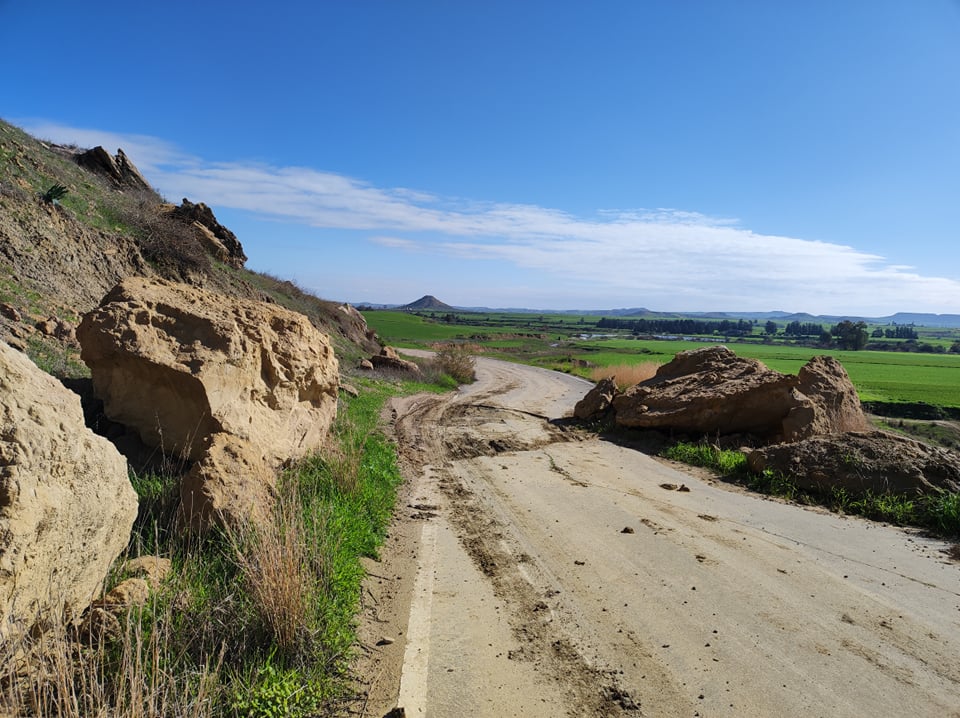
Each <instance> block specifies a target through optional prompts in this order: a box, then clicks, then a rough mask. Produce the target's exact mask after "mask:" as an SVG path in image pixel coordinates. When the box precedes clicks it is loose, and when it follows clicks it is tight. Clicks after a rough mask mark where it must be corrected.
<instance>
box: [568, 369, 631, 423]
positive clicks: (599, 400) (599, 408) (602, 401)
mask: <svg viewBox="0 0 960 718" xmlns="http://www.w3.org/2000/svg"><path fill="white" fill-rule="evenodd" d="M619 393H620V392H619V390H618V389H617V384H616V382H614V381H613V379H601V380H600V381H599V382H597V384H596V386H594V387H593V388H592V389H591V390H590V391H589V392H587V395H586V396H585V397H583V398H582V399H581V400H580V401H578V402H577V405H576V406H575V407H573V416H574V418H576V419H580V420H581V421H587V420H590V419H599V418H601V417H603V416H605V415H606V414H607V413H609V412H610V410H611V409H612V408H613V400H614V399H615V398H616V397H617V395H618V394H619Z"/></svg>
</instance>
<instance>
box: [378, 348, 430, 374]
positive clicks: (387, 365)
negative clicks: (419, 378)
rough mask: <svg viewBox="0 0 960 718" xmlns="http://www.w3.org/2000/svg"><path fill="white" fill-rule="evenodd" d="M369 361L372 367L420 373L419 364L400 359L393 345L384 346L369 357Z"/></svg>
mask: <svg viewBox="0 0 960 718" xmlns="http://www.w3.org/2000/svg"><path fill="white" fill-rule="evenodd" d="M370 363H371V364H373V368H374V369H387V370H389V371H402V372H406V373H408V374H420V373H421V372H420V366H419V365H418V364H417V363H416V362H412V361H407V360H406V359H401V358H400V355H399V354H397V350H396V349H394V348H393V347H384V348H383V349H381V350H380V353H379V354H377V355H375V356H372V357H370Z"/></svg>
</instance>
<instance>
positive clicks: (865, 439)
mask: <svg viewBox="0 0 960 718" xmlns="http://www.w3.org/2000/svg"><path fill="white" fill-rule="evenodd" d="M747 461H748V463H749V465H750V468H751V470H753V471H754V472H757V473H760V472H762V471H765V470H772V471H775V472H778V473H781V474H785V475H789V476H790V477H792V478H793V480H794V481H795V482H796V484H797V485H798V486H799V487H800V488H802V489H810V490H815V491H830V490H832V489H843V490H845V491H847V492H849V493H850V494H854V495H859V494H863V493H864V492H866V491H870V492H873V493H880V492H891V493H897V494H925V493H933V492H937V491H943V490H946V491H960V456H958V455H957V454H955V453H953V452H950V451H947V450H945V449H940V448H938V447H934V446H930V445H928V444H924V443H921V442H919V441H914V440H913V439H909V438H907V437H904V436H898V435H896V434H889V433H886V432H883V431H870V432H848V433H842V434H826V435H823V436H814V437H811V438H809V439H804V440H802V441H797V442H793V443H789V444H776V445H774V446H767V447H764V448H762V449H756V450H754V451H752V452H751V453H750V454H749V456H748V457H747Z"/></svg>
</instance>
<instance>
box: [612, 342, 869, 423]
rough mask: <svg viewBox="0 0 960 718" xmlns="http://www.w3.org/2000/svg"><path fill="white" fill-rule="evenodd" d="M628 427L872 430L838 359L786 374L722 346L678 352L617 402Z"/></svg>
mask: <svg viewBox="0 0 960 718" xmlns="http://www.w3.org/2000/svg"><path fill="white" fill-rule="evenodd" d="M613 407H614V410H615V412H616V421H617V423H618V424H620V425H622V426H628V427H635V428H645V429H661V430H672V431H680V432H684V433H691V434H737V433H750V434H756V435H759V436H764V437H769V438H777V439H782V440H787V441H794V440H797V439H801V438H805V437H807V436H812V435H815V434H819V433H829V432H841V431H853V430H862V429H865V428H866V427H867V421H866V417H865V416H864V414H863V411H862V409H861V408H860V400H859V399H858V398H857V393H856V389H855V388H854V387H853V384H852V383H851V382H850V379H849V377H848V376H847V374H846V372H845V371H844V369H843V367H842V366H841V365H840V363H839V362H838V361H836V360H835V359H832V358H831V357H814V358H813V359H812V360H811V361H810V362H809V363H808V364H807V365H806V366H805V367H803V368H802V369H801V370H800V373H799V375H798V376H792V375H788V374H781V373H780V372H777V371H773V370H772V369H769V368H768V367H766V366H764V365H763V364H762V363H761V362H759V361H757V360H756V359H745V358H742V357H738V356H737V355H736V354H734V353H733V352H732V351H730V350H729V349H727V348H726V347H723V346H713V347H706V348H703V349H695V350H692V351H685V352H680V353H678V354H677V355H676V357H675V358H674V359H673V361H671V362H670V363H668V364H665V365H664V366H662V367H660V369H659V370H658V371H657V374H656V376H654V377H653V378H651V379H648V380H647V381H644V382H641V383H640V384H637V385H636V386H633V387H631V388H629V389H627V391H626V392H624V393H623V394H622V395H620V396H617V397H615V398H614V399H613Z"/></svg>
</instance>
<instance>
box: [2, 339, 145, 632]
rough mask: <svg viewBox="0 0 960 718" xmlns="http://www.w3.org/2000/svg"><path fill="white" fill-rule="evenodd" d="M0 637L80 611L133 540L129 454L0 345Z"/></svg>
mask: <svg viewBox="0 0 960 718" xmlns="http://www.w3.org/2000/svg"><path fill="white" fill-rule="evenodd" d="M0 416H2V425H0V645H2V644H4V643H5V642H6V641H7V640H11V641H13V640H15V638H16V637H17V636H18V635H23V634H24V633H26V632H31V631H36V630H37V629H42V628H44V627H45V626H46V625H48V624H49V623H51V622H54V621H58V620H61V618H64V617H65V618H66V619H67V620H69V621H75V620H77V619H79V617H80V614H81V613H82V612H83V610H84V609H86V607H87V606H88V605H89V604H90V602H91V600H92V599H93V598H94V597H95V595H96V594H97V593H98V592H99V591H100V589H101V585H102V583H103V581H104V579H105V577H106V576H107V572H108V571H109V569H110V566H111V564H112V563H113V562H114V560H116V558H117V557H118V556H119V555H120V554H121V553H122V552H123V550H124V549H125V548H126V547H127V542H128V541H129V539H130V529H131V527H132V526H133V522H134V519H135V518H136V515H137V495H136V493H135V492H134V490H133V487H132V486H131V485H130V480H129V477H128V475H127V462H126V460H125V459H124V458H123V457H122V456H121V455H120V454H119V453H118V452H117V450H116V449H115V448H114V447H113V445H112V444H111V443H110V442H108V441H107V440H106V439H103V438H101V437H99V436H97V435H95V434H94V433H93V432H92V431H90V430H89V429H88V428H87V427H86V426H85V424H84V420H83V412H82V410H81V408H80V399H79V397H78V396H77V395H76V394H74V393H73V392H71V391H69V390H68V389H66V388H65V387H64V386H63V385H62V384H61V383H60V382H59V381H57V380H56V379H54V378H53V377H51V376H50V375H48V374H46V373H44V372H42V371H41V370H40V369H38V368H37V367H36V366H34V364H33V363H32V362H30V360H29V359H27V358H26V357H25V356H24V355H23V354H21V353H20V352H18V351H16V350H14V349H11V348H10V347H9V346H7V345H6V344H2V343H0Z"/></svg>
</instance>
